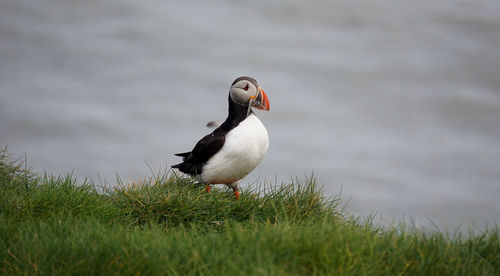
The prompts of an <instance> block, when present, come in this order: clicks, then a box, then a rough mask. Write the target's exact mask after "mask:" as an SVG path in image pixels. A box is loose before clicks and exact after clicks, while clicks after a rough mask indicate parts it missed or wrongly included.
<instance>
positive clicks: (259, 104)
mask: <svg viewBox="0 0 500 276" xmlns="http://www.w3.org/2000/svg"><path fill="white" fill-rule="evenodd" d="M252 106H253V107H255V108H257V109H260V110H265V111H269V98H267V95H266V93H264V90H262V88H260V87H259V93H257V96H256V97H255V101H254V102H253V104H252Z"/></svg>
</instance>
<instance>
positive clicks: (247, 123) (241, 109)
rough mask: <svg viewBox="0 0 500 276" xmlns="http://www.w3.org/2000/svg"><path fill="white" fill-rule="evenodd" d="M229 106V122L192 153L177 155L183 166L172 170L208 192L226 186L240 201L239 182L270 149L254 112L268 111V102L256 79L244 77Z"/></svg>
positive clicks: (234, 87) (237, 81) (238, 80)
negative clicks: (192, 179)
mask: <svg viewBox="0 0 500 276" xmlns="http://www.w3.org/2000/svg"><path fill="white" fill-rule="evenodd" d="M228 102H229V107H228V115H227V118H226V120H225V121H224V122H223V123H222V124H220V125H219V124H215V126H217V128H216V129H215V130H214V131H212V133H210V134H207V135H206V136H205V137H203V138H202V139H201V140H199V141H198V142H197V143H196V145H195V146H194V148H193V149H192V150H191V151H188V152H183V153H177V154H175V155H176V156H179V157H182V162H181V163H179V164H177V165H173V166H172V168H173V169H178V170H179V171H181V172H183V173H185V174H188V175H190V176H193V177H195V178H197V179H198V180H200V181H201V182H202V183H204V184H205V185H206V191H207V192H210V185H212V184H225V185H227V186H229V187H230V188H231V189H232V190H233V193H234V196H235V198H236V199H239V198H240V193H239V188H238V182H239V180H241V179H242V178H244V177H245V176H247V175H248V174H249V173H250V172H251V171H252V170H253V169H255V168H256V167H257V166H258V165H259V164H260V162H261V161H262V160H263V158H264V156H265V155H266V152H267V149H268V147H269V135H268V132H267V129H266V127H265V126H264V124H263V123H262V122H261V121H260V120H259V118H257V116H256V115H255V113H254V111H253V109H252V108H255V109H259V110H265V111H269V99H268V97H267V95H266V93H265V92H264V90H263V89H262V88H261V87H260V85H259V83H258V82H257V81H256V80H255V79H254V78H251V77H247V76H242V77H238V78H236V79H235V80H234V81H233V83H232V84H231V87H230V89H229V96H228Z"/></svg>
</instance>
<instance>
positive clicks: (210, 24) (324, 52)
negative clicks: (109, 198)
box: [0, 0, 500, 230]
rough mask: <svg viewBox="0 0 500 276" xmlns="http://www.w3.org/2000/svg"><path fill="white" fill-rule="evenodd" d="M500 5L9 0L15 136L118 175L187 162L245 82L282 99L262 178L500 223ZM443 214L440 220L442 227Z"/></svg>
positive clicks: (389, 207)
mask: <svg viewBox="0 0 500 276" xmlns="http://www.w3.org/2000/svg"><path fill="white" fill-rule="evenodd" d="M499 11H500V1H496V0H476V1H461V0H437V1H430V0H429V1H419V0H408V1H390V0H362V1H330V0H328V1H327V0H325V1H321V0H317V1H228V0H214V1H209V2H208V1H201V0H195V1H180V0H174V1H159V0H143V1H135V0H91V1H89V0H86V1H83V0H71V1H68V0H2V1H0V140H1V144H2V145H5V144H8V146H9V149H10V151H11V152H13V153H15V154H17V155H18V156H22V155H23V154H24V153H26V154H27V156H28V163H29V165H32V166H35V167H36V168H37V170H38V171H42V170H46V171H47V172H49V173H55V174H59V173H67V172H70V171H72V170H74V172H73V174H74V175H75V176H77V177H79V178H81V179H82V180H83V178H85V177H90V178H93V179H97V176H98V175H99V176H100V177H101V178H105V179H106V180H107V181H108V182H110V183H115V173H118V174H119V175H120V176H121V177H122V178H123V179H125V180H127V179H134V178H140V177H144V176H147V175H150V172H149V169H148V166H147V165H146V163H145V161H148V162H149V163H151V164H153V165H154V166H155V167H159V166H163V167H165V166H166V165H172V164H175V163H176V162H179V159H178V158H175V157H174V156H173V154H174V153H176V152H182V151H186V150H190V149H191V148H192V146H193V145H194V144H195V143H196V141H197V140H198V139H199V138H201V137H202V136H203V135H205V134H206V133H208V132H209V131H210V130H209V129H207V128H205V126H204V125H205V123H207V122H208V121H210V120H224V118H225V116H226V112H227V111H226V108H227V102H226V101H227V93H228V89H229V85H230V84H231V82H232V80H233V79H234V78H236V77H238V76H240V75H249V76H253V77H255V78H256V79H257V80H259V82H260V84H261V86H262V87H263V89H264V90H265V91H266V93H267V94H268V96H269V99H270V103H271V110H270V112H267V113H266V112H258V116H260V118H261V120H262V121H263V122H264V124H265V125H266V126H267V128H268V131H269V134H270V139H271V144H270V149H269V152H268V154H267V156H266V158H265V160H264V161H263V163H262V164H261V165H260V166H259V167H258V168H257V169H256V170H255V171H254V172H253V173H252V174H251V175H249V176H248V177H247V178H246V179H245V180H244V181H243V186H245V185H248V184H252V183H254V182H255V181H257V180H258V179H260V180H268V181H271V182H274V181H275V180H276V181H278V182H282V181H289V180H290V178H291V177H295V176H299V178H302V177H303V176H304V175H305V174H310V173H311V172H314V174H315V175H316V176H317V178H318V180H319V182H320V184H322V185H324V187H325V190H326V193H327V194H329V195H335V194H337V193H339V192H340V191H342V198H343V199H344V200H350V201H349V203H348V205H347V211H349V212H352V213H354V214H358V215H362V216H366V215H368V214H370V213H372V212H375V213H376V214H378V215H379V217H381V218H382V221H392V220H393V219H395V220H397V221H400V220H406V221H407V220H409V219H413V220H414V221H415V223H416V224H417V226H423V227H430V228H432V227H433V226H432V222H433V223H435V224H436V225H437V226H438V227H440V228H441V229H444V228H445V227H446V226H447V227H448V228H450V229H451V230H453V229H456V228H457V227H458V228H462V229H468V228H470V227H475V228H476V229H485V228H486V227H487V225H489V226H492V225H494V224H496V223H498V222H499V221H500V16H499ZM431 221H432V222H431Z"/></svg>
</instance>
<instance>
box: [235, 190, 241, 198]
mask: <svg viewBox="0 0 500 276" xmlns="http://www.w3.org/2000/svg"><path fill="white" fill-rule="evenodd" d="M234 197H235V198H236V199H240V192H239V191H234Z"/></svg>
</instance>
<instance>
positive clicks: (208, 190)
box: [205, 185, 210, 193]
mask: <svg viewBox="0 0 500 276" xmlns="http://www.w3.org/2000/svg"><path fill="white" fill-rule="evenodd" d="M205 190H206V191H207V193H210V185H207V186H206V187H205Z"/></svg>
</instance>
